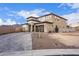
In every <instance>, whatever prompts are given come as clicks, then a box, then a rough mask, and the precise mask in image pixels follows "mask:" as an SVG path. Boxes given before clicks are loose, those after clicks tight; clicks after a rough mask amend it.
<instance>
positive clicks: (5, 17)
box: [0, 3, 79, 26]
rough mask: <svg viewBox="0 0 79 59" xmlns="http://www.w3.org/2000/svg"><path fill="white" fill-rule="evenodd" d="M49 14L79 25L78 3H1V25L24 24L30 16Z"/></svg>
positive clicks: (70, 23)
mask: <svg viewBox="0 0 79 59" xmlns="http://www.w3.org/2000/svg"><path fill="white" fill-rule="evenodd" d="M49 13H54V14H56V15H59V16H62V17H64V18H66V19H68V21H67V23H68V24H69V25H72V26H74V25H78V24H79V4H78V3H0V25H14V24H24V23H26V22H27V19H26V18H27V17H29V16H34V17H39V16H42V15H45V14H49Z"/></svg>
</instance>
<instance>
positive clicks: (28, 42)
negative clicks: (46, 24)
mask: <svg viewBox="0 0 79 59" xmlns="http://www.w3.org/2000/svg"><path fill="white" fill-rule="evenodd" d="M31 49H32V38H31V33H27V32H22V33H12V34H7V35H1V36H0V52H7V51H24V50H31Z"/></svg>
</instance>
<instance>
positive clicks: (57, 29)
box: [55, 25, 59, 33]
mask: <svg viewBox="0 0 79 59" xmlns="http://www.w3.org/2000/svg"><path fill="white" fill-rule="evenodd" d="M58 31H59V28H58V26H57V25H56V27H55V32H56V33H58Z"/></svg>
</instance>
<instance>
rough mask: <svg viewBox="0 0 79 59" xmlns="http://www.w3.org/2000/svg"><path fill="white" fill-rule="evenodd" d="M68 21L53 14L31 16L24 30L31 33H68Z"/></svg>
mask: <svg viewBox="0 0 79 59" xmlns="http://www.w3.org/2000/svg"><path fill="white" fill-rule="evenodd" d="M66 21H67V19H65V18H63V17H60V16H58V15H55V14H53V13H51V14H47V15H44V16H40V17H33V16H30V17H28V18H27V24H26V25H24V26H23V28H25V29H27V30H26V31H29V32H68V27H67V23H66Z"/></svg>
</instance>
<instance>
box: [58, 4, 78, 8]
mask: <svg viewBox="0 0 79 59" xmlns="http://www.w3.org/2000/svg"><path fill="white" fill-rule="evenodd" d="M67 6H68V7H70V8H71V9H78V8H79V3H62V4H60V5H59V6H58V8H61V7H67Z"/></svg>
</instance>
